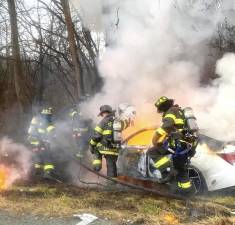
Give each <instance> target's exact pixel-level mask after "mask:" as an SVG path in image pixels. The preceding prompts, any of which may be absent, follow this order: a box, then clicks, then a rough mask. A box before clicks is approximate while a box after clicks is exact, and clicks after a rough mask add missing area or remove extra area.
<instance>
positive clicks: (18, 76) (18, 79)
mask: <svg viewBox="0 0 235 225" xmlns="http://www.w3.org/2000/svg"><path fill="white" fill-rule="evenodd" d="M7 3H8V11H9V16H10V25H11V48H12V59H13V63H14V86H15V92H16V97H17V102H18V104H19V108H20V111H21V115H22V114H23V113H25V112H27V107H28V102H27V97H26V96H25V95H24V87H23V81H24V76H23V67H22V62H21V58H20V47H19V33H18V26H17V15H16V7H15V0H7Z"/></svg>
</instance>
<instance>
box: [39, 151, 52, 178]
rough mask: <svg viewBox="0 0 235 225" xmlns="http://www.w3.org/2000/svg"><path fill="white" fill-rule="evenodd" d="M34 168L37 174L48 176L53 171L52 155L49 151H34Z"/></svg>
mask: <svg viewBox="0 0 235 225" xmlns="http://www.w3.org/2000/svg"><path fill="white" fill-rule="evenodd" d="M34 168H35V170H36V172H37V173H39V174H50V173H52V171H53V170H54V163H53V159H52V154H51V152H50V150H49V149H44V150H42V149H40V148H38V149H37V150H36V151H34Z"/></svg>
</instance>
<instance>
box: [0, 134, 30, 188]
mask: <svg viewBox="0 0 235 225" xmlns="http://www.w3.org/2000/svg"><path fill="white" fill-rule="evenodd" d="M31 167H32V153H31V152H30V150H29V149H27V148H26V147H25V146H24V145H22V144H19V143H15V142H13V141H12V140H11V139H9V138H7V137H3V138H2V139H1V140H0V170H1V176H4V178H3V177H1V178H0V179H1V186H4V187H6V188H8V187H9V186H11V185H12V184H13V183H14V182H16V181H18V180H27V179H28V176H29V174H30V171H31ZM4 172H5V173H6V174H3V173H4ZM2 179H4V180H2Z"/></svg>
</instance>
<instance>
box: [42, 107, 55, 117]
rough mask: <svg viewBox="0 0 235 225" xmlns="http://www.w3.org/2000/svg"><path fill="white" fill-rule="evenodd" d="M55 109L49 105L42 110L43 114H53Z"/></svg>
mask: <svg viewBox="0 0 235 225" xmlns="http://www.w3.org/2000/svg"><path fill="white" fill-rule="evenodd" d="M52 111H53V109H52V108H51V107H47V108H43V109H42V111H41V114H44V115H52V114H53V113H52Z"/></svg>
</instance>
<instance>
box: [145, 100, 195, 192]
mask: <svg viewBox="0 0 235 225" xmlns="http://www.w3.org/2000/svg"><path fill="white" fill-rule="evenodd" d="M155 106H156V108H157V110H158V112H159V113H162V114H163V115H162V125H161V127H159V128H158V129H157V130H156V132H155V133H154V136H153V139H152V142H153V146H154V147H153V148H150V150H149V154H150V157H151V158H152V159H153V161H154V166H155V168H156V169H157V170H160V171H163V170H164V169H166V168H167V167H169V166H170V164H171V160H170V159H169V157H167V156H166V155H169V154H172V152H171V151H170V149H176V145H179V144H180V146H181V147H182V148H183V149H187V147H188V144H190V146H193V145H195V143H196V142H195V139H192V138H191V139H190V138H189V137H186V135H185V134H186V129H187V128H186V127H187V126H186V121H185V116H184V112H183V110H182V109H181V108H180V107H179V106H178V105H174V100H173V99H169V98H167V97H165V96H162V97H160V98H159V99H158V100H157V101H156V103H155ZM166 140H167V142H168V146H167V147H166V145H165V143H166V142H165V141H166ZM194 142H195V143H194ZM168 147H170V148H168ZM195 148H196V147H195ZM195 148H192V150H191V152H189V153H188V154H185V155H183V154H182V155H179V156H177V155H176V157H174V158H173V166H174V168H175V169H176V171H177V175H176V181H177V192H179V193H192V192H193V191H194V187H193V186H192V183H191V181H190V179H189V176H188V170H187V163H188V156H189V154H190V155H191V156H193V154H194V151H195Z"/></svg>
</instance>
